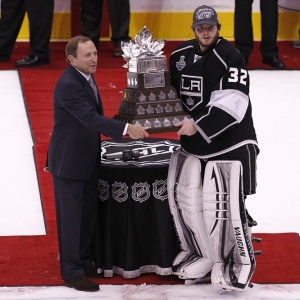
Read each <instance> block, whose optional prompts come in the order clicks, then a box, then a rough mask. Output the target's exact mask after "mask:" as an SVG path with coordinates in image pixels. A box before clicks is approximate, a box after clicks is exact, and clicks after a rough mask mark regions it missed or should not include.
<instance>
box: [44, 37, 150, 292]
mask: <svg viewBox="0 0 300 300" xmlns="http://www.w3.org/2000/svg"><path fill="white" fill-rule="evenodd" d="M66 57H67V61H68V62H69V63H70V66H69V67H67V68H66V69H65V71H64V72H63V74H62V75H61V77H60V78H59V80H58V82H57V84H56V86H55V89H54V100H53V113H54V117H53V118H54V127H53V131H52V135H51V139H50V144H49V150H48V171H50V172H51V173H52V181H53V187H54V196H55V206H56V218H57V230H58V244H59V252H60V267H61V276H62V279H63V280H64V283H65V285H66V286H68V287H73V288H75V289H77V290H81V291H97V290H99V285H97V284H95V283H94V282H92V281H90V280H89V279H88V278H87V277H103V273H101V272H99V270H97V269H96V268H95V266H94V265H93V263H92V261H91V258H90V246H91V243H92V239H93V234H94V228H95V222H96V212H97V202H98V181H99V166H100V154H99V153H100V145H101V143H100V134H99V133H102V134H104V135H106V136H110V137H112V138H114V139H117V140H120V139H121V138H122V136H123V135H125V134H128V135H129V136H130V137H131V138H133V139H139V138H143V137H148V136H149V135H148V133H147V131H146V130H145V128H144V127H141V126H135V125H131V124H126V123H124V122H120V121H117V120H114V119H110V118H107V117H105V116H104V115H103V108H102V103H101V98H100V95H99V92H98V90H97V88H96V87H95V86H94V87H93V84H94V79H93V73H95V72H96V68H97V60H98V58H97V49H96V47H95V45H94V43H93V42H92V41H91V40H90V39H89V38H87V37H84V36H76V37H74V38H72V39H71V40H70V41H69V43H68V44H67V46H66ZM93 88H94V90H93Z"/></svg>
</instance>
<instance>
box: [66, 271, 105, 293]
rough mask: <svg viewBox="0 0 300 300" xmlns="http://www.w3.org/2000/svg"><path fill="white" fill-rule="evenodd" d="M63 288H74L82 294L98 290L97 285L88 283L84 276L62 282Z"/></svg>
mask: <svg viewBox="0 0 300 300" xmlns="http://www.w3.org/2000/svg"><path fill="white" fill-rule="evenodd" d="M64 283H65V286H67V287H69V288H74V289H75V290H78V291H83V292H97V291H99V290H100V288H99V285H98V284H96V283H94V282H92V281H90V280H89V279H88V278H87V277H86V276H85V275H82V276H78V277H75V278H72V279H70V280H64Z"/></svg>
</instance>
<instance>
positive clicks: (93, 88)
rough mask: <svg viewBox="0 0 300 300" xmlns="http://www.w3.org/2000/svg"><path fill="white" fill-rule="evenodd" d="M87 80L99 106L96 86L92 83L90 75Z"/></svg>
mask: <svg viewBox="0 0 300 300" xmlns="http://www.w3.org/2000/svg"><path fill="white" fill-rule="evenodd" d="M88 82H89V84H90V86H91V87H92V90H93V92H94V94H95V97H96V100H97V101H96V103H97V105H98V106H99V100H98V92H97V88H96V85H95V83H94V81H93V79H92V77H91V76H90V77H89V79H88Z"/></svg>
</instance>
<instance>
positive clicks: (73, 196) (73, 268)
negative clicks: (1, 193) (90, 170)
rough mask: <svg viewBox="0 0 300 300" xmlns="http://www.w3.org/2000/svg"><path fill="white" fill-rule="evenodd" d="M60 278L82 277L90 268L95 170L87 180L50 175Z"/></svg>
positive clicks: (93, 220)
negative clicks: (85, 270) (53, 199)
mask: <svg viewBox="0 0 300 300" xmlns="http://www.w3.org/2000/svg"><path fill="white" fill-rule="evenodd" d="M52 181H53V186H54V197H55V208H56V220H57V234H58V245H59V254H60V255H59V258H60V269H61V277H62V279H63V280H70V279H72V278H75V277H78V276H81V275H84V269H86V268H88V267H89V266H90V265H91V264H92V261H91V244H92V242H93V237H94V231H95V224H96V218H97V207H98V200H99V189H98V187H99V167H98V166H97V167H96V168H95V171H94V174H93V176H92V177H91V178H90V180H87V181H83V180H73V179H68V178H63V177H59V176H55V175H53V174H52Z"/></svg>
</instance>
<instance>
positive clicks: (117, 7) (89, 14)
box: [81, 0, 131, 48]
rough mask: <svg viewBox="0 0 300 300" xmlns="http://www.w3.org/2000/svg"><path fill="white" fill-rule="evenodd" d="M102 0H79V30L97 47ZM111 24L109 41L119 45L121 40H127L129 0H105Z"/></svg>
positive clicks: (128, 38) (115, 45)
mask: <svg viewBox="0 0 300 300" xmlns="http://www.w3.org/2000/svg"><path fill="white" fill-rule="evenodd" d="M102 5H103V0H81V32H82V35H84V36H87V37H89V38H90V39H91V40H92V41H93V42H94V44H95V46H96V47H97V48H98V46H99V38H100V27H101V21H102ZM107 6H108V12H109V19H110V24H111V31H112V36H111V41H112V43H113V45H114V47H120V46H121V41H129V40H130V39H131V38H130V37H129V35H128V34H129V22H130V4H129V0H107Z"/></svg>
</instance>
